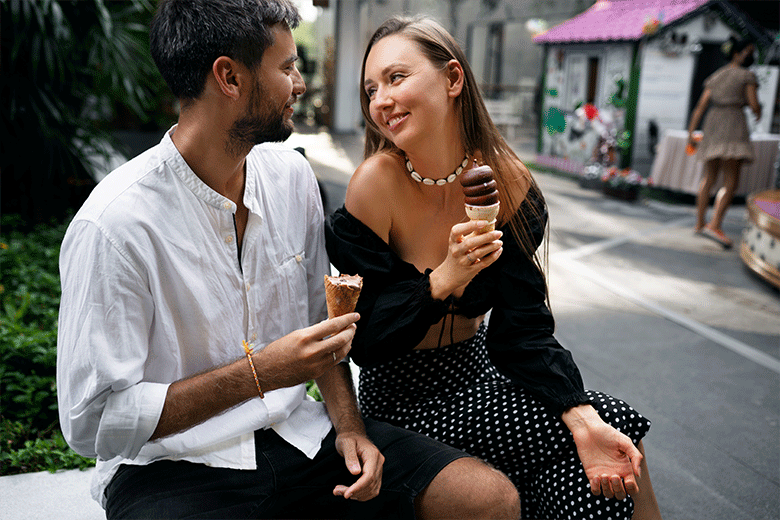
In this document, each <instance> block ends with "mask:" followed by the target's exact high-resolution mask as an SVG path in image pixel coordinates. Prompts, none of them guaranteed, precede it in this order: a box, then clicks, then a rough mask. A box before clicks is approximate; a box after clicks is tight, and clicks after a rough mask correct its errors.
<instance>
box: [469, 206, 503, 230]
mask: <svg viewBox="0 0 780 520" xmlns="http://www.w3.org/2000/svg"><path fill="white" fill-rule="evenodd" d="M500 206H501V203H500V202H496V203H495V204H491V205H490V206H471V205H469V204H466V215H468V217H469V218H470V219H471V220H487V222H488V225H487V226H485V227H483V228H482V229H479V230H478V231H477V234H481V233H487V232H488V231H494V230H495V229H496V217H498V209H499V207H500Z"/></svg>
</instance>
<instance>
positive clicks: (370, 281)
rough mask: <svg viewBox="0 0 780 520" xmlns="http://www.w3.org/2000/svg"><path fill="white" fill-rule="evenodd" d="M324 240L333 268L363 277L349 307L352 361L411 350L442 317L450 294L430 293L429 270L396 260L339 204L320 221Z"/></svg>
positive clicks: (370, 362)
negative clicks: (353, 318) (353, 328)
mask: <svg viewBox="0 0 780 520" xmlns="http://www.w3.org/2000/svg"><path fill="white" fill-rule="evenodd" d="M325 239H326V247H327V251H328V256H329V258H330V261H331V263H332V264H333V265H334V267H336V269H338V270H339V272H341V273H344V274H359V275H360V276H362V277H363V289H362V290H361V292H360V298H359V299H358V303H357V308H356V309H355V310H356V311H357V312H358V313H360V321H359V322H358V324H357V332H356V333H355V338H354V339H353V340H352V350H351V351H350V356H351V358H352V359H353V360H354V361H355V363H357V364H358V365H360V366H367V365H373V364H376V363H379V362H382V361H387V360H390V359H393V358H395V357H397V356H398V355H400V354H402V353H404V352H408V351H411V350H412V349H413V348H414V347H415V346H417V345H418V344H419V343H420V342H421V341H422V340H423V338H424V337H425V335H426V334H427V332H428V329H429V328H430V327H431V326H432V325H434V324H435V323H437V322H438V321H439V320H441V319H442V318H443V317H444V315H445V313H446V312H447V309H448V307H449V305H450V299H449V298H448V299H447V300H435V299H434V298H433V297H432V296H431V291H430V282H429V278H428V276H429V274H430V269H429V270H426V272H424V273H421V272H419V271H418V270H417V268H416V267H414V266H413V265H412V264H410V263H408V262H404V261H403V260H401V259H400V258H399V257H398V256H397V255H396V254H395V253H394V252H393V251H392V250H391V249H390V246H388V244H387V243H386V242H385V241H384V240H382V239H381V238H380V237H379V236H377V235H376V234H375V233H374V232H373V231H372V230H371V228H369V227H368V226H366V225H365V224H363V223H362V222H360V221H359V220H358V219H357V218H355V217H354V216H353V215H351V214H350V213H349V212H347V210H346V209H345V208H344V207H342V208H340V209H338V210H337V211H335V212H334V213H333V214H331V215H330V216H329V217H328V219H327V220H326V224H325Z"/></svg>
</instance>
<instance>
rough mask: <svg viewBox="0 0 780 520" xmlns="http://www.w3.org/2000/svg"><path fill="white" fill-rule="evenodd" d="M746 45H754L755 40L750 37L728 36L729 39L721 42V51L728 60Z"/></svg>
mask: <svg viewBox="0 0 780 520" xmlns="http://www.w3.org/2000/svg"><path fill="white" fill-rule="evenodd" d="M748 45H753V46H755V45H756V42H755V40H753V39H750V38H737V37H736V36H729V39H728V40H726V42H725V43H724V44H723V53H724V54H725V55H726V56H728V58H729V60H730V59H731V58H733V57H734V55H735V54H737V53H738V52H742V51H743V50H745V48H746V47H747V46H748Z"/></svg>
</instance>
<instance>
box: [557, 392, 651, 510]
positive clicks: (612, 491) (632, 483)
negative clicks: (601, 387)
mask: <svg viewBox="0 0 780 520" xmlns="http://www.w3.org/2000/svg"><path fill="white" fill-rule="evenodd" d="M563 420H564V422H565V423H566V425H567V426H568V427H569V430H571V432H572V435H573V437H574V443H575V444H576V445H577V454H578V455H579V457H580V461H581V462H582V466H583V467H584V468H585V475H587V477H588V481H589V482H590V490H591V492H592V493H593V494H594V495H601V494H603V495H604V496H605V497H606V498H613V497H614V498H617V499H618V500H623V499H624V498H626V497H627V496H630V495H632V494H635V493H638V492H639V485H638V484H637V481H636V478H637V476H639V475H640V464H641V462H642V454H641V453H640V452H639V450H638V449H637V448H636V446H634V444H633V442H631V439H630V438H629V437H627V436H626V435H624V434H622V433H620V432H619V431H617V430H616V429H615V428H613V427H612V426H610V425H609V424H607V423H605V422H604V421H603V420H602V419H601V417H600V416H599V415H598V413H597V412H596V411H595V410H594V409H593V407H592V406H590V405H581V406H578V407H575V408H572V409H571V410H567V411H566V412H565V413H564V415H563Z"/></svg>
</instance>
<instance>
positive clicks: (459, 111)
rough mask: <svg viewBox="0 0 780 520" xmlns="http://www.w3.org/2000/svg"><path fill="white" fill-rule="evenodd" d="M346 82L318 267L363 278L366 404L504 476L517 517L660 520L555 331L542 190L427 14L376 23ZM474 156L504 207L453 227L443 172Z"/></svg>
mask: <svg viewBox="0 0 780 520" xmlns="http://www.w3.org/2000/svg"><path fill="white" fill-rule="evenodd" d="M361 79H362V87H363V91H362V92H361V102H362V107H363V115H364V116H365V118H366V122H367V129H366V149H365V156H366V160H365V161H364V162H363V163H362V164H361V165H360V167H359V168H358V169H357V171H356V172H355V174H354V175H353V177H352V179H351V181H350V184H349V187H348V189H347V196H346V202H345V206H344V207H342V208H340V209H339V210H338V211H337V212H335V213H334V214H333V215H332V216H331V218H330V219H329V220H328V223H327V225H326V237H327V240H328V242H327V245H328V253H329V255H330V258H331V262H332V263H333V264H334V265H335V266H336V267H337V268H338V269H339V270H340V271H341V272H344V273H350V274H353V273H358V274H361V275H362V276H363V279H364V281H363V292H362V293H361V296H360V299H359V301H358V308H357V311H358V312H360V314H361V316H362V318H361V321H360V322H359V323H358V330H357V332H356V335H355V338H354V340H353V348H352V351H351V355H352V357H353V359H354V360H355V362H356V363H357V364H359V365H361V366H363V369H362V370H361V374H360V399H361V408H362V411H363V413H364V414H365V415H367V416H369V417H376V418H379V419H382V420H385V421H388V422H391V423H394V424H397V425H400V426H403V427H406V428H409V429H412V430H416V431H419V432H422V433H425V434H427V435H429V436H432V437H434V438H437V439H440V440H442V441H444V442H446V443H449V444H452V445H455V446H460V447H461V448H462V449H464V450H465V451H467V452H469V453H471V454H472V455H475V456H477V457H480V458H483V459H485V460H487V461H488V462H490V463H491V464H493V465H494V466H496V467H497V468H498V469H500V470H502V471H504V472H505V473H506V474H507V475H508V476H509V477H510V478H511V479H512V480H513V482H514V483H515V485H516V486H517V487H518V489H519V491H520V493H521V498H522V500H523V517H524V518H548V519H554V520H561V519H564V518H582V517H584V518H588V515H589V514H592V515H594V516H593V518H631V515H632V511H633V509H634V503H636V512H637V514H638V515H639V516H637V517H642V518H659V517H660V514H659V513H658V507H657V504H656V503H655V498H654V495H653V491H652V486H651V484H650V482H649V480H648V473H647V468H646V465H645V463H644V461H643V457H642V455H641V443H640V444H639V448H637V447H635V446H634V442H637V443H638V442H639V440H640V439H641V438H642V437H643V436H644V434H645V433H646V432H647V429H648V428H649V422H648V421H647V420H646V419H644V418H643V417H642V416H640V415H639V414H638V413H636V412H635V411H633V410H632V409H631V408H630V407H629V406H628V405H626V404H625V403H623V402H621V401H619V400H617V399H613V398H611V397H610V396H607V395H604V394H600V393H596V392H586V391H585V390H584V388H583V385H582V379H581V377H580V374H579V371H578V370H577V367H576V365H575V364H574V362H573V361H572V358H571V355H570V353H569V352H568V351H566V350H565V349H563V348H562V347H561V346H560V345H559V344H558V343H557V342H556V340H555V339H554V338H553V335H552V332H553V319H552V316H551V314H550V312H549V310H548V308H547V306H546V303H545V300H546V291H547V287H546V282H545V279H544V275H543V271H542V269H541V268H540V266H539V262H538V261H537V258H536V255H535V251H536V249H537V247H538V245H539V243H540V242H541V240H542V237H543V233H544V228H545V226H546V210H545V205H544V200H543V198H542V195H541V193H540V191H539V188H538V187H537V185H536V183H535V182H534V180H533V178H532V177H531V175H530V173H529V172H528V170H527V169H526V168H525V167H524V166H523V164H522V163H521V162H520V161H519V159H518V158H517V157H516V155H515V154H514V153H513V152H512V151H511V149H510V148H509V147H508V146H507V144H506V143H505V142H504V140H503V139H502V138H501V137H500V134H499V133H498V131H497V129H496V127H495V125H494V124H493V123H492V122H491V120H490V118H489V116H488V114H487V110H486V109H485V105H484V103H483V101H482V99H481V97H480V96H479V93H478V90H477V85H476V82H475V80H474V76H473V74H472V72H471V70H470V68H469V66H468V64H467V62H466V59H465V57H464V55H463V52H462V51H461V49H460V48H459V47H458V45H457V43H455V41H454V40H453V38H452V37H451V36H450V35H449V34H447V33H446V31H444V29H442V28H441V27H440V26H439V25H438V24H436V23H435V22H432V21H430V20H425V19H418V20H405V19H397V18H394V19H391V20H389V21H387V22H386V23H385V24H384V25H382V26H381V27H380V28H379V29H378V30H377V32H376V33H375V34H374V36H373V37H372V39H371V41H370V43H369V45H368V48H367V50H366V54H365V57H364V60H363V71H362V78H361ZM475 161H476V162H477V163H483V164H487V165H490V166H491V167H492V169H493V170H494V172H495V174H496V181H497V184H498V187H499V193H500V200H501V206H500V208H501V211H500V212H499V216H498V224H497V225H498V227H499V229H498V230H496V231H492V232H487V233H484V234H481V235H475V236H469V234H470V233H471V232H473V231H475V230H477V229H480V228H481V227H482V226H484V225H485V224H486V223H485V222H479V221H476V222H468V221H467V219H466V215H465V211H464V195H463V191H462V189H461V186H460V183H459V182H453V181H454V179H456V178H458V172H460V171H461V170H462V168H464V165H465V167H466V168H468V167H470V166H471V165H473V164H474V162H475ZM413 174H415V175H413ZM415 178H417V179H418V180H421V181H420V182H418V180H415ZM425 179H433V180H439V179H445V180H444V181H440V182H439V183H436V182H433V181H430V180H429V181H428V182H422V181H425ZM446 179H449V182H448V181H447V180H446ZM491 309H492V311H491V316H490V325H489V326H488V325H487V320H486V319H485V314H486V313H487V311H488V310H491ZM594 406H595V407H597V408H598V412H597V411H596V409H595V408H594ZM599 413H601V414H603V415H604V417H605V418H608V420H609V421H610V422H612V423H614V424H615V425H617V427H618V429H616V428H613V427H612V426H611V425H610V424H608V423H606V422H604V420H602V419H601V418H600V416H599ZM619 430H620V431H619ZM621 432H623V433H621ZM629 436H630V438H629ZM632 441H633V442H632ZM578 456H579V457H578ZM580 461H581V462H580ZM640 467H641V470H640ZM589 486H590V489H589ZM627 495H631V496H632V498H633V499H634V500H633V501H632V500H623V499H625V498H626V496H627Z"/></svg>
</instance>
